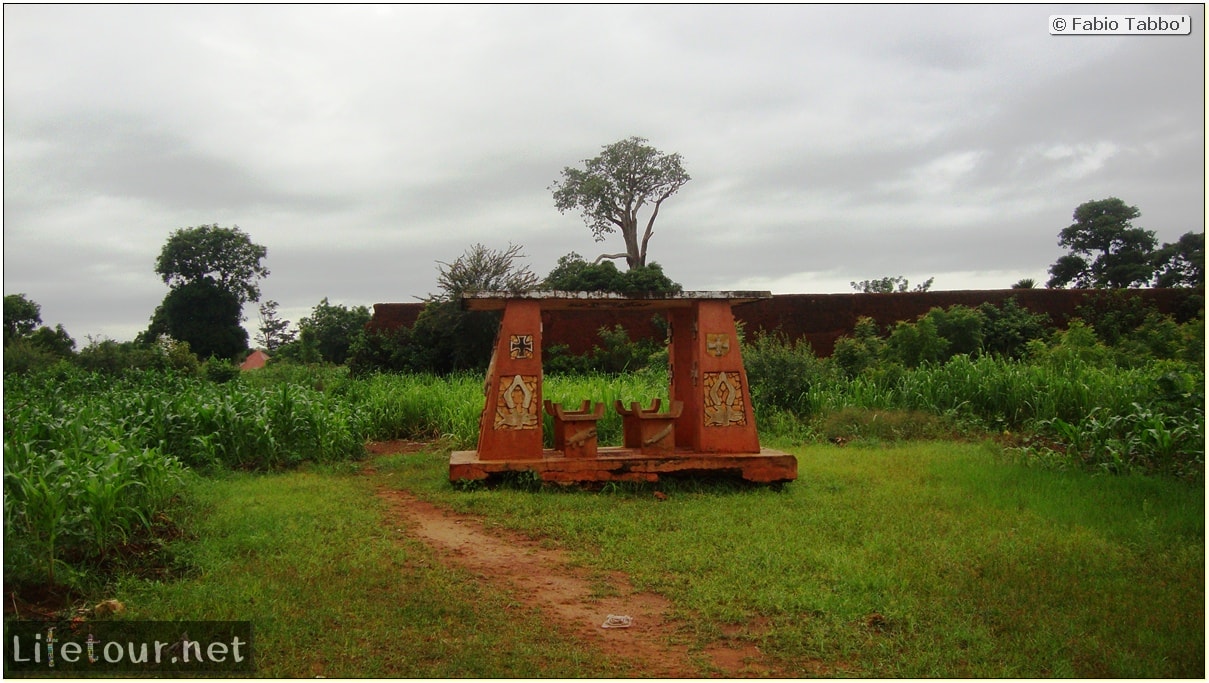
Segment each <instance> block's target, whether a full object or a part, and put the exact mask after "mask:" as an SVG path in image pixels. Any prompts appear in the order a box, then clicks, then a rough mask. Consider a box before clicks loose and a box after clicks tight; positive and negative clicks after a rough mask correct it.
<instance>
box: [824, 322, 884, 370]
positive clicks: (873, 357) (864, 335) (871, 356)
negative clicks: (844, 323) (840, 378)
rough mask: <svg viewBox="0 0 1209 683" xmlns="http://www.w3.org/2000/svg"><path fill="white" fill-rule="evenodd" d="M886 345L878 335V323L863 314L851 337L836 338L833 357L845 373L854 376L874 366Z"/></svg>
mask: <svg viewBox="0 0 1209 683" xmlns="http://www.w3.org/2000/svg"><path fill="white" fill-rule="evenodd" d="M884 347H885V342H884V341H883V340H882V339H881V337H880V336H879V335H878V330H877V323H876V322H874V321H873V318H869V317H865V316H861V317H860V318H858V319H857V321H856V325H854V326H853V328H852V336H851V337H840V338H839V339H837V340H836V342H835V350H834V351H832V353H831V357H832V359H834V360H835V362H836V363H837V364H838V365H839V366H840V368H841V369H842V370H843V371H844V374H845V375H847V376H848V377H849V378H853V377H856V376H858V375H860V374H861V373H863V372H864V371H865V370H866V369H868V368H870V367H873V365H875V364H876V363H877V360H878V358H879V357H880V356H881V354H882V349H883V348H884Z"/></svg>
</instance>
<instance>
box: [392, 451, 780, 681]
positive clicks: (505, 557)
mask: <svg viewBox="0 0 1209 683" xmlns="http://www.w3.org/2000/svg"><path fill="white" fill-rule="evenodd" d="M401 448H402V446H400V450H401ZM373 451H375V452H379V453H381V452H399V450H393V451H387V450H386V447H385V445H379V446H378V447H377V448H374V449H373ZM378 495H379V497H381V498H382V499H383V500H384V501H385V502H386V503H387V504H388V506H389V510H390V512H391V514H392V515H393V516H394V517H395V518H396V519H397V520H399V522H400V526H402V527H404V528H406V529H408V530H409V531H410V532H411V533H413V534H414V535H415V536H416V537H417V538H419V539H420V540H422V541H424V542H425V543H427V544H428V545H429V546H431V547H432V548H434V549H436V550H437V552H438V554H439V556H440V557H441V558H442V559H443V561H445V562H448V563H449V564H451V565H457V566H460V567H463V568H465V569H467V570H469V571H470V572H472V573H474V574H475V575H476V576H478V577H479V579H480V580H482V581H486V582H489V583H492V584H496V585H498V586H501V587H504V588H505V589H506V590H508V591H509V592H510V593H511V594H512V595H514V596H515V598H516V600H517V601H518V602H520V603H521V604H522V605H524V606H525V607H526V608H528V607H536V608H537V609H539V610H540V611H541V614H542V615H543V617H544V618H545V619H546V621H548V622H549V623H551V624H552V625H556V626H557V627H558V628H559V630H560V631H562V632H563V633H567V634H569V635H571V636H573V637H575V638H576V639H578V640H579V641H580V642H581V643H590V644H591V645H592V646H593V647H595V648H597V649H599V650H600V651H602V652H604V653H605V654H607V655H608V656H610V657H614V658H618V659H625V660H631V661H638V662H641V664H640V670H641V672H642V673H641V675H642V676H644V677H660V678H697V677H700V676H703V675H704V676H708V675H715V676H725V677H765V676H775V675H776V673H775V672H774V671H773V670H772V669H771V668H770V667H769V666H768V665H767V664H766V663H764V662H763V659H764V658H763V656H762V655H761V653H760V651H759V649H758V648H756V647H755V646H754V645H752V644H750V643H747V642H743V641H740V640H737V639H730V638H728V639H726V640H724V641H718V642H715V643H713V644H711V645H710V646H709V647H706V648H705V649H704V651H695V652H691V651H690V650H689V648H688V646H687V645H684V644H680V643H677V642H674V641H676V640H677V638H676V637H675V635H676V631H677V629H678V628H680V627H682V626H683V624H681V623H679V622H676V621H674V620H672V619H670V618H669V617H668V615H669V614H670V612H671V603H670V602H668V600H667V599H665V598H664V597H662V596H660V595H656V594H654V593H650V592H640V591H637V590H635V589H634V587H633V586H632V585H631V584H630V582H629V580H628V578H627V577H626V576H625V575H624V574H622V573H620V572H616V573H613V574H610V575H608V576H607V577H604V582H605V583H607V584H608V590H605V591H600V590H594V587H596V588H599V587H600V586H601V579H602V577H600V576H599V575H596V576H595V577H594V576H593V574H592V573H591V572H590V571H588V570H587V569H584V568H582V567H574V566H571V565H570V563H569V561H568V557H567V554H566V553H565V552H563V551H561V550H556V549H550V548H544V547H542V546H541V544H539V543H538V542H535V541H533V540H530V539H527V538H525V537H523V536H519V535H517V534H514V533H510V532H507V531H505V530H503V529H488V528H485V527H484V526H483V524H482V523H481V522H480V521H479V520H478V519H477V518H475V517H471V516H467V515H458V514H456V513H453V512H451V511H449V510H445V509H443V508H439V507H437V506H435V505H432V504H431V503H428V502H425V501H423V500H420V499H418V498H416V497H415V496H413V495H412V494H410V493H408V492H406V491H398V490H392V489H387V488H380V489H379V490H378ZM601 592H603V593H606V595H604V596H599V593H601ZM610 615H624V616H629V617H631V619H632V622H631V626H630V627H629V628H602V624H604V623H605V622H606V620H608V618H609V616H610ZM679 640H683V638H680V639H679Z"/></svg>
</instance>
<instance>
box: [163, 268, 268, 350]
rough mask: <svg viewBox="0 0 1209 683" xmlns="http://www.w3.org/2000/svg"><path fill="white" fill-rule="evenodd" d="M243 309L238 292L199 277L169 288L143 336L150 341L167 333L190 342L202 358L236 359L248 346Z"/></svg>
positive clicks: (190, 346) (190, 345) (192, 348)
mask: <svg viewBox="0 0 1209 683" xmlns="http://www.w3.org/2000/svg"><path fill="white" fill-rule="evenodd" d="M242 311H243V307H242V306H241V305H240V303H239V300H238V298H237V297H236V296H235V294H233V293H231V292H229V291H227V290H225V289H223V288H222V287H220V286H219V285H218V283H216V282H215V281H214V280H211V279H209V278H203V279H200V280H195V281H192V282H189V283H187V284H182V285H179V286H177V287H173V288H172V291H170V292H168V296H166V297H164V302H163V303H162V304H160V306H159V307H158V308H156V310H155V315H154V316H153V317H152V319H151V325H150V326H149V327H148V329H147V331H146V332H144V333H143V334H141V335H140V338H141V340H142V341H143V342H144V343H146V342H151V341H154V340H157V339H159V338H160V337H161V336H162V335H165V334H166V335H168V336H169V337H171V338H172V339H176V340H179V341H183V342H187V343H188V344H189V348H190V349H191V350H192V351H193V352H194V353H195V354H197V356H198V357H199V358H209V357H211V356H214V357H217V358H222V359H226V360H233V359H235V358H238V357H240V356H242V355H243V353H244V351H246V350H247V348H248V333H247V331H246V330H244V328H243V327H242V326H241V325H240V321H241V319H242V318H243V315H242Z"/></svg>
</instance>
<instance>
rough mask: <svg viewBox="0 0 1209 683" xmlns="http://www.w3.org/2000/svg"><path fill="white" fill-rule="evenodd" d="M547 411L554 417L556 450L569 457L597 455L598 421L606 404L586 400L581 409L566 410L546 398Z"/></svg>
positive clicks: (593, 456)
mask: <svg viewBox="0 0 1209 683" xmlns="http://www.w3.org/2000/svg"><path fill="white" fill-rule="evenodd" d="M545 404H546V412H547V413H549V414H550V415H551V416H552V417H553V418H554V450H556V451H562V452H563V455H564V456H566V457H568V458H595V457H596V421H597V420H599V419H600V418H602V417H604V409H605V406H604V404H603V403H597V404H596V407H595V409H590V406H591V405H592V402H591V401H584V402H583V404H582V405H581V406H580V407H579V410H566V409H564V408H563V407H562V406H560V405H558V404H556V403H554V402H553V401H551V400H550V399H546V401H545Z"/></svg>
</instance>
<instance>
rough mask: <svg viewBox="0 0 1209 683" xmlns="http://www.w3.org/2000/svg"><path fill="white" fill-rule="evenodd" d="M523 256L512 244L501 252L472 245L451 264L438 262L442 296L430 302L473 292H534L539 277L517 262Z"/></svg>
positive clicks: (431, 296) (450, 298)
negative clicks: (532, 290)
mask: <svg viewBox="0 0 1209 683" xmlns="http://www.w3.org/2000/svg"><path fill="white" fill-rule="evenodd" d="M524 256H525V255H524V254H523V253H521V247H520V246H519V245H515V244H509V245H508V248H507V249H504V250H499V249H490V248H488V247H485V246H483V245H482V244H475V245H474V246H472V247H470V248H469V249H467V250H466V251H465V252H463V253H462V255H461V256H459V257H458V258H457V259H456V260H455V261H454V262H453V263H445V262H444V261H437V284H438V285H440V287H441V289H442V290H443V294H433V295H429V299H430V300H434V299H446V300H449V301H453V300H456V299H458V298H459V297H461V295H463V294H473V293H474V292H514V293H515V292H524V291H526V290H530V289H533V287H534V286H536V285H537V283H538V282H539V278H538V277H537V276H536V275H534V274H533V273H532V272H530V270H529V267H528V266H525V265H520V264H518V263H517V262H516V261H517V259H521V258H524Z"/></svg>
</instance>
